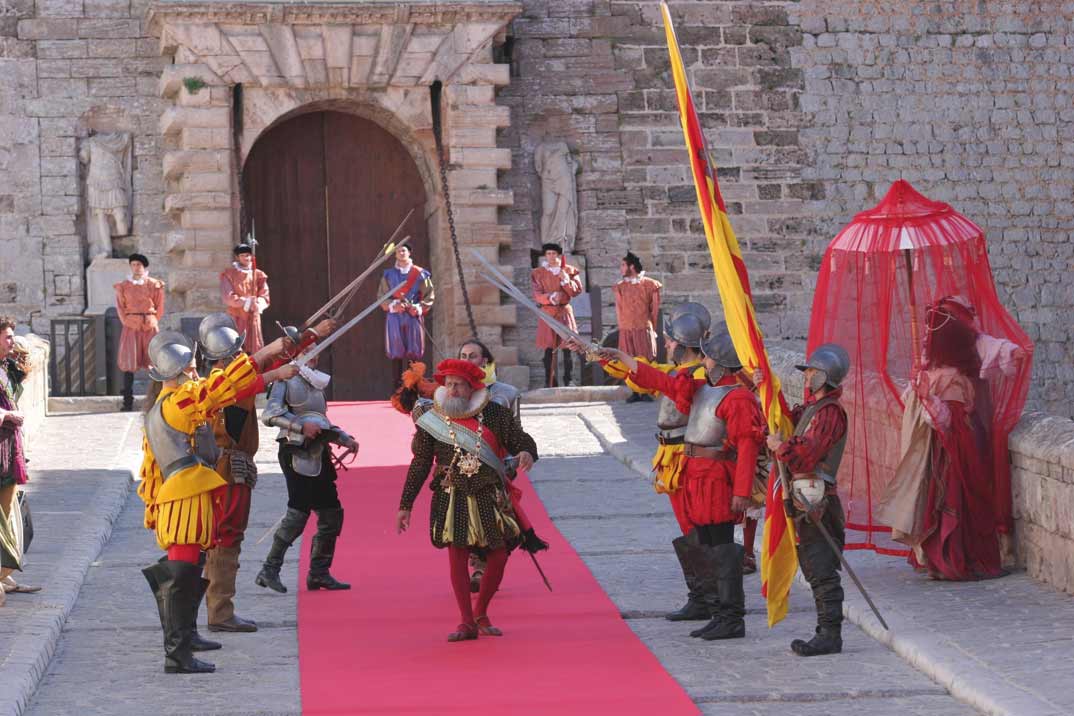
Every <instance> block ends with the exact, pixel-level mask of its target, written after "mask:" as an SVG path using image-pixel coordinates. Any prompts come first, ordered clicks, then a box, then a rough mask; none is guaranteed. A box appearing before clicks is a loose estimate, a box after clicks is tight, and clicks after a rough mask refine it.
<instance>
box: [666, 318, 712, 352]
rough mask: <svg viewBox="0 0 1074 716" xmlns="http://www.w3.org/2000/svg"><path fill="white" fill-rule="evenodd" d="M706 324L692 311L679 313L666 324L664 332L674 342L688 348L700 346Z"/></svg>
mask: <svg viewBox="0 0 1074 716" xmlns="http://www.w3.org/2000/svg"><path fill="white" fill-rule="evenodd" d="M705 329H706V326H705V324H703V323H702V322H701V319H700V318H699V317H698V316H696V315H694V314H693V313H681V314H679V315H678V316H675V317H674V318H672V319H671V321H670V322H669V323H668V324H667V326H666V327H665V329H664V333H666V334H667V337H668V338H670V339H671V340H673V341H675V342H676V343H679V344H682V345H684V346H686V347H688V348H700V347H701V341H702V340H703V339H704V337H705Z"/></svg>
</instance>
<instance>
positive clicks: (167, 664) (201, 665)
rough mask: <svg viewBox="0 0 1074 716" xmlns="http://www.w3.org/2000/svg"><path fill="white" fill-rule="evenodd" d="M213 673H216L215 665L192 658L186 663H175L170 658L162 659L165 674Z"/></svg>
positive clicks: (175, 661)
mask: <svg viewBox="0 0 1074 716" xmlns="http://www.w3.org/2000/svg"><path fill="white" fill-rule="evenodd" d="M214 671H216V665H215V664H210V663H209V662H207V661H202V660H201V659H195V658H194V657H193V656H192V657H190V658H189V659H187V660H186V661H177V660H175V659H170V658H165V659H164V673H165V674H211V673H213V672H214Z"/></svg>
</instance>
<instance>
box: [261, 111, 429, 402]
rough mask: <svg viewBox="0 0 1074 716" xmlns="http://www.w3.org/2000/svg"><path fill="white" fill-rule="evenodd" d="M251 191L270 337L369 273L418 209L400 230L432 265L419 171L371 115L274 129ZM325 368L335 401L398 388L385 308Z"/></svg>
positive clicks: (367, 291)
mask: <svg viewBox="0 0 1074 716" xmlns="http://www.w3.org/2000/svg"><path fill="white" fill-rule="evenodd" d="M243 189H244V192H245V209H246V211H247V212H248V216H249V217H250V218H252V220H253V222H254V226H255V228H256V232H257V240H258V242H259V246H258V250H257V263H258V266H259V267H260V268H261V269H262V270H264V271H265V272H266V273H268V276H269V288H270V290H271V298H272V301H271V306H270V307H269V309H268V311H266V312H265V315H264V317H263V319H264V325H265V334H266V338H272V337H275V336H277V335H279V332H278V329H276V321H279V322H280V323H283V324H285V325H286V324H298V323H300V322H301V321H303V320H304V319H305V318H306V317H307V316H309V315H310V314H311V313H313V312H314V311H315V310H317V309H318V308H319V307H320V306H321V305H323V304H324V303H325V302H326V301H327V300H328V299H329V298H331V297H332V296H334V295H335V294H336V293H337V292H338V291H340V290H341V289H342V288H343V287H344V286H346V285H347V284H348V283H349V282H350V281H351V280H352V279H353V278H354V277H355V276H357V275H358V274H359V273H361V272H362V271H363V270H365V268H366V267H367V266H368V265H369V264H370V263H371V262H372V261H373V259H374V258H375V257H376V255H377V251H378V250H379V249H380V247H381V246H382V245H383V244H384V242H385V241H386V240H387V238H388V236H389V235H390V234H391V232H392V231H393V230H394V229H395V227H396V226H397V225H398V224H399V222H400V221H402V219H403V217H404V216H406V214H407V212H408V211H410V210H411V209H415V211H414V214H413V215H412V216H411V218H410V220H409V221H408V222H407V225H406V227H405V228H404V230H403V233H402V234H401V236H407V235H409V236H410V237H411V239H410V246H411V249H412V251H413V256H414V260H415V262H416V263H418V264H419V265H422V266H426V267H427V266H428V258H429V250H428V249H429V245H428V237H427V235H426V229H425V221H424V215H423V211H422V209H423V207H424V205H425V187H424V185H423V184H422V181H421V176H420V175H419V174H418V169H417V167H416V166H415V165H414V160H413V159H412V158H411V157H410V154H409V153H408V152H407V151H406V149H405V148H404V147H403V145H402V144H401V143H400V142H399V140H398V139H396V138H395V137H394V136H392V135H391V134H390V133H389V132H387V131H386V130H384V129H383V128H382V127H380V126H379V125H377V124H376V123H374V122H371V121H369V120H367V119H363V118H361V117H357V116H354V115H350V114H345V113H342V112H317V113H313V114H305V115H300V116H298V117H295V118H294V119H290V120H288V121H286V122H284V123H282V124H280V125H278V126H276V127H274V128H272V129H271V130H269V131H268V132H266V133H265V135H264V136H262V137H261V138H260V139H258V140H257V143H256V144H254V147H253V149H252V150H251V152H250V156H249V158H248V159H247V160H246V165H245V167H244V169H243ZM389 265H390V263H386V264H385V265H384V267H385V268H386V267H387V266H389ZM381 273H382V271H379V270H378V271H377V272H376V274H375V275H373V276H371V277H370V278H368V279H367V280H366V282H365V283H364V284H363V285H362V288H361V289H360V290H359V291H358V294H357V295H356V296H355V298H354V300H353V301H352V302H351V305H350V307H349V309H348V311H347V314H346V315H345V316H344V317H343V320H346V319H348V318H350V317H351V316H354V315H355V314H356V313H357V312H358V311H360V310H361V309H362V308H364V307H365V306H368V305H369V304H370V303H372V302H373V301H374V300H376V298H377V288H378V286H379V284H380V276H381ZM434 280H435V277H434ZM427 348H428V342H427ZM319 367H320V368H321V369H322V370H325V371H326V372H328V373H331V375H332V383H331V386H330V388H329V396H330V397H331V398H332V399H333V400H383V399H386V398H387V397H388V396H389V395H390V394H391V392H392V390H393V385H392V382H391V381H392V371H391V364H390V361H388V359H387V358H386V357H385V354H384V313H383V312H382V311H380V310H378V311H376V313H374V314H373V315H371V316H369V317H368V318H366V319H365V320H364V321H362V322H361V323H359V324H358V325H357V326H356V327H355V328H353V329H352V330H351V331H350V332H349V333H347V334H346V335H345V336H344V337H342V338H340V339H339V340H338V341H337V342H335V343H334V344H333V345H332V348H331V349H329V350H328V351H326V352H325V353H323V354H322V361H321V365H320V366H319Z"/></svg>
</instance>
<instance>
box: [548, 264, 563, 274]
mask: <svg viewBox="0 0 1074 716" xmlns="http://www.w3.org/2000/svg"><path fill="white" fill-rule="evenodd" d="M545 268H546V269H548V270H549V271H551V272H552V275H553V276H559V272H560V271H562V270H563V264H560V265H559V266H545Z"/></svg>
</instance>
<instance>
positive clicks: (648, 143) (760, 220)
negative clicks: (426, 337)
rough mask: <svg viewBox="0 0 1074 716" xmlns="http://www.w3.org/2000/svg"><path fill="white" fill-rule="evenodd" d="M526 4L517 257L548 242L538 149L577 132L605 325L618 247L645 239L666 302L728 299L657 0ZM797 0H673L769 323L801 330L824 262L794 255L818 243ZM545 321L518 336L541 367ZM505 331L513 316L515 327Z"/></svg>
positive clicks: (525, 323) (516, 112) (516, 142)
mask: <svg viewBox="0 0 1074 716" xmlns="http://www.w3.org/2000/svg"><path fill="white" fill-rule="evenodd" d="M523 4H524V7H525V9H524V11H523V14H522V16H521V17H520V18H518V19H516V20H515V22H514V23H513V25H512V33H513V37H514V44H513V51H514V57H513V62H512V68H513V77H512V81H511V84H510V85H509V86H508V87H506V88H504V89H503V90H502V91H501V93H500V99H499V101H500V103H501V104H506V105H508V106H510V107H511V111H512V122H511V127H510V129H509V130H507V131H505V132H503V133H502V135H501V142H502V145H503V146H509V147H510V148H511V150H512V153H513V154H514V157H515V159H514V162H513V168H512V169H511V171H510V172H509V173H508V175H507V176H508V182H509V184H510V185H511V186H512V187H513V188H514V192H515V203H514V206H513V207H511V208H510V209H508V210H507V213H508V214H509V215H510V217H511V224H512V226H513V227H514V229H515V232H516V239H515V243H514V248H513V250H512V253H511V258H512V263H514V264H515V266H516V267H518V269H517V274H516V279H517V281H518V282H519V284H520V285H523V286H527V287H528V270H527V269H528V266H529V249H531V248H535V247H536V246H537V245H538V244H539V237H538V236H537V234H538V228H537V227H539V216H540V213H539V212H540V185H539V182H538V180H537V177H536V174H535V171H534V169H533V150H534V149H535V147H536V146H537V145H538V144H540V143H541V142H542V141H544V140H545V139H547V138H553V139H563V140H565V141H566V142H567V143H568V144H569V145H570V146H571V148H572V150H574V151H575V152H576V153H577V157H578V159H579V162H580V164H581V172H580V174H579V177H578V194H579V196H578V205H579V232H578V242H577V248H578V250H579V251H580V252H583V253H584V254H585V256H586V260H587V263H588V272H589V281H590V284H591V285H600V286H602V287H604V289H605V290H604V292H603V303H604V304H605V307H604V322H605V325H604V328H605V331H608V330H610V329H611V328H614V308H613V299H612V295H611V292H610V290H608V288H609V287H610V286H611V285H612V284H614V283H615V281H616V280H618V278H619V275H618V270H619V260H620V258H621V257H622V256H623V255H624V254H625V253H626V251H627V250H631V251H634V252H635V253H636V254H638V255H639V256H640V257H641V259H642V262H643V263H644V264H645V267H646V269H647V270H648V272H649V273H650V275H652V276H653V277H654V278H657V279H658V280H661V281H663V282H664V284H665V302H668V303H674V302H681V301H686V300H699V301H701V302H703V303H705V304H706V305H708V306H709V308H710V309H713V310H717V309H718V299H717V296H716V291H715V284H714V281H713V276H712V264H711V260H710V258H709V253H708V249H707V246H706V244H705V238H704V234H703V232H702V231H701V225H700V219H699V215H698V211H697V203H696V195H695V190H694V188H693V184H692V181H691V179H690V177H689V164H688V157H687V156H686V151H685V145H684V142H683V139H682V130H681V128H680V125H679V117H678V112H677V109H676V103H675V96H674V91H673V84H672V82H671V78H670V70H669V65H668V56H667V49H666V44H665V40H664V32H663V27H662V21H661V20H660V16H659V5H658V4H657V3H655V2H609V1H607V0H596V1H593V2H571V3H545V2H541V1H538V0H531V1H528V2H525V3H523ZM794 5H795V3H784V2H776V3H764V4H761V3H731V2H680V3H673V7H672V14H673V16H674V18H675V19H676V22H677V29H678V34H679V39H680V42H681V44H682V49H683V55H684V61H685V62H686V65H687V67H688V68H689V70H690V74H691V80H692V82H693V87H694V92H695V101H696V102H697V106H698V109H699V111H700V113H701V118H702V122H703V123H704V126H705V128H706V130H707V135H708V139H709V142H710V148H711V150H712V151H713V152H714V159H715V161H716V162H717V164H718V165H719V166H720V167H721V172H720V178H721V182H722V188H723V192H724V196H725V198H726V199H727V202H728V210H729V211H730V212H731V213H732V214H733V217H732V218H733V220H734V221H735V225H736V228H737V230H738V231H739V235H740V242H741V244H742V247H743V251H744V252H745V253H746V258H747V260H748V261H749V263H750V267H751V270H752V272H753V277H754V280H755V290H756V292H757V302H758V306H759V307H761V313H762V319H763V321H764V323H765V325H766V328H767V330H769V331H770V332H771V333H773V334H775V335H779V336H783V337H788V338H804V337H805V335H806V330H807V319H808V315H809V296H810V292H811V285H812V280H813V279H812V274H813V270H812V268H811V267H810V265H809V264H810V262H808V261H805V262H803V261H798V260H795V258H794V257H796V256H797V255H798V254H800V253H801V252H802V250H803V248H807V249H808V247H809V246H810V243H809V242H810V239H811V234H810V233H809V232H808V231H807V230H806V229H807V228H808V224H807V223H806V222H801V221H800V218H801V216H802V213H803V210H804V199H805V198H807V197H810V196H812V195H814V194H816V193H817V191H818V190H817V189H816V188H815V187H813V186H812V185H809V184H806V183H803V179H802V178H801V177H802V160H803V155H802V152H801V150H800V148H799V147H798V131H799V126H800V118H801V115H800V113H798V112H797V111H796V110H797V107H798V95H799V93H800V92H801V90H802V83H803V78H802V74H801V72H800V71H798V70H797V69H795V68H793V67H791V62H790V48H793V47H797V46H798V45H800V44H801V38H802V33H801V31H800V30H799V29H798V28H796V27H795V26H793V24H792V22H791V18H790V8H791V7H793V6H794ZM534 331H535V322H534V319H532V318H531V317H530V316H521V315H520V321H519V326H518V329H517V335H514V336H513V337H514V339H515V340H516V341H517V344H518V345H519V347H520V349H521V354H522V357H523V360H525V361H526V362H528V363H529V364H530V365H531V366H532V367H533V368H534V371H533V373H532V375H533V376H534V380H535V381H536V382H539V381H540V380H541V377H542V376H543V372H542V371H541V370H540V359H541V356H540V354H539V352H538V351H537V350H536V349H535V348H534V347H533V345H532V336H533V333H534ZM506 333H508V332H505V334H506Z"/></svg>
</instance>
